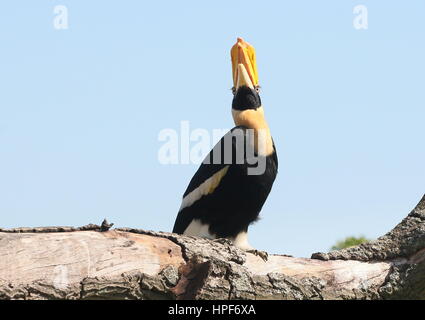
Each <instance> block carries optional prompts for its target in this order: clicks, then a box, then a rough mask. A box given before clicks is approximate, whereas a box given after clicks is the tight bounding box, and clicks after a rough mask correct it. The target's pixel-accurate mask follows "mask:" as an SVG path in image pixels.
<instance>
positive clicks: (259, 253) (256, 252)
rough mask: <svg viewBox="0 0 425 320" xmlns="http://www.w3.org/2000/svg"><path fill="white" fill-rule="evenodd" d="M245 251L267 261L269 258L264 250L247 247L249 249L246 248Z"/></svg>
mask: <svg viewBox="0 0 425 320" xmlns="http://www.w3.org/2000/svg"><path fill="white" fill-rule="evenodd" d="M246 252H248V253H252V254H254V255H256V256H258V257H260V258H261V259H263V260H264V261H267V260H268V259H269V254H268V253H267V252H266V251H260V250H257V249H249V250H246Z"/></svg>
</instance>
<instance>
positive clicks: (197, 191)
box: [173, 126, 246, 234]
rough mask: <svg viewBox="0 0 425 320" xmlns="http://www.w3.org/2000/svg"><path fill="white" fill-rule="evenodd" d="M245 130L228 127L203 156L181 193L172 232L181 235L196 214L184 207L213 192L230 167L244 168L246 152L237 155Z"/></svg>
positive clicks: (244, 128) (240, 127) (188, 206)
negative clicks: (239, 137)
mask: <svg viewBox="0 0 425 320" xmlns="http://www.w3.org/2000/svg"><path fill="white" fill-rule="evenodd" d="M245 130H246V127H244V126H238V127H235V128H233V129H232V130H230V131H229V132H228V133H227V134H226V135H224V136H223V137H222V138H221V139H220V141H219V142H218V143H217V144H216V145H215V146H214V148H213V149H212V150H211V151H210V153H209V154H208V155H207V156H206V157H205V159H204V161H203V162H202V164H201V165H200V167H199V169H198V171H196V173H195V175H194V176H193V178H192V179H191V180H190V183H189V186H188V187H187V189H186V191H185V193H184V194H183V201H182V205H181V207H180V210H179V213H178V215H177V218H176V221H175V224H174V228H173V232H175V233H180V234H182V233H183V232H184V231H185V230H186V228H187V227H188V225H189V224H190V222H191V221H192V220H193V219H194V218H195V214H196V212H194V211H193V210H187V208H190V206H191V205H192V204H194V203H195V202H196V201H198V200H199V199H201V198H202V197H203V196H205V195H208V194H210V193H212V192H214V190H215V189H216V188H217V186H218V185H219V184H220V182H221V180H222V179H223V178H224V177H225V176H226V175H227V174H228V171H229V170H232V171H235V170H243V167H244V166H245V163H244V159H245V154H238V152H237V150H244V148H239V147H238V146H239V143H245V140H244V139H245ZM238 136H242V139H238ZM185 209H186V210H185Z"/></svg>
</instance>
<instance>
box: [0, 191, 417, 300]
mask: <svg viewBox="0 0 425 320" xmlns="http://www.w3.org/2000/svg"><path fill="white" fill-rule="evenodd" d="M110 226H111V225H108V224H107V223H106V222H104V223H103V224H102V225H101V226H97V225H87V226H84V227H80V228H73V227H47V228H46V227H42V228H16V229H0V299H296V300H299V299H425V196H424V197H423V198H422V200H421V201H420V202H419V204H418V205H417V206H416V208H415V209H413V211H412V212H411V213H410V214H409V215H408V216H407V217H406V218H405V219H404V220H403V221H402V222H400V223H399V224H398V225H397V226H396V227H395V228H394V229H393V230H392V231H390V232H389V233H387V234H386V235H384V236H382V237H380V238H378V239H377V240H375V241H371V242H369V243H365V244H362V245H359V246H356V247H352V248H348V249H344V250H338V251H332V252H329V253H314V254H313V255H312V258H311V259H306V258H294V257H290V256H285V255H270V256H269V260H268V261H267V262H264V261H263V260H262V259H261V258H259V257H257V256H255V255H253V254H250V253H246V252H244V251H241V250H239V249H238V248H235V247H234V246H233V245H231V244H230V243H228V242H226V241H210V240H205V239H199V238H194V237H186V236H180V235H176V234H172V233H164V232H152V231H144V230H138V229H131V228H121V229H113V230H108V229H109V227H110Z"/></svg>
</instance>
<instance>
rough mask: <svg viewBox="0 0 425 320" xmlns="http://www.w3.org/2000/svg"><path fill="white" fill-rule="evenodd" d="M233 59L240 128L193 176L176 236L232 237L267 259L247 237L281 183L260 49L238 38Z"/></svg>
mask: <svg viewBox="0 0 425 320" xmlns="http://www.w3.org/2000/svg"><path fill="white" fill-rule="evenodd" d="M231 60H232V75H233V84H234V86H233V88H232V91H233V95H234V96H233V102H232V115H233V120H234V122H235V125H236V127H235V128H233V129H232V130H230V131H229V132H228V133H227V134H226V135H225V136H224V137H223V138H222V139H221V140H220V141H219V142H218V143H217V144H216V146H215V147H214V148H213V149H212V150H211V152H210V153H209V154H208V155H207V156H206V158H205V160H204V161H203V163H202V164H201V166H200V167H199V169H198V171H197V172H196V173H195V175H194V176H193V178H192V180H191V181H190V183H189V186H188V187H187V189H186V191H185V193H184V194H183V201H182V204H181V207H180V210H179V212H178V215H177V218H176V221H175V224H174V228H173V232H174V233H179V234H185V235H189V236H197V237H203V238H209V239H222V238H226V239H228V240H230V241H231V242H232V243H233V244H234V245H235V246H237V247H239V248H241V249H243V250H245V251H248V252H252V253H254V254H256V255H259V256H261V257H262V258H263V259H264V260H267V253H265V252H261V251H257V250H255V249H253V248H252V247H251V246H250V245H249V243H248V235H247V233H248V227H249V225H250V224H251V223H253V222H254V221H256V220H257V219H258V216H259V213H260V211H261V208H262V207H263V204H264V202H265V201H266V199H267V196H268V195H269V193H270V190H271V188H272V185H273V182H274V180H275V178H276V174H277V168H278V160H277V154H276V148H275V145H274V142H273V139H272V137H271V134H270V129H269V127H268V125H267V122H266V119H265V116H264V110H263V107H262V105H261V99H260V95H259V85H258V72H257V65H256V56H255V49H254V47H252V46H251V45H250V44H249V43H247V42H245V41H244V40H243V39H242V38H238V40H237V43H236V44H235V45H234V46H233V47H232V49H231Z"/></svg>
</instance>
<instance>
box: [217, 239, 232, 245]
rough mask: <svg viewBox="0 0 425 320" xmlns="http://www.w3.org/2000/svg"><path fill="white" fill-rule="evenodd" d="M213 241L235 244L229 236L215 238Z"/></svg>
mask: <svg viewBox="0 0 425 320" xmlns="http://www.w3.org/2000/svg"><path fill="white" fill-rule="evenodd" d="M213 242H217V243H220V244H227V245H231V244H233V242H232V241H231V240H229V239H227V238H218V239H214V240H213Z"/></svg>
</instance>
